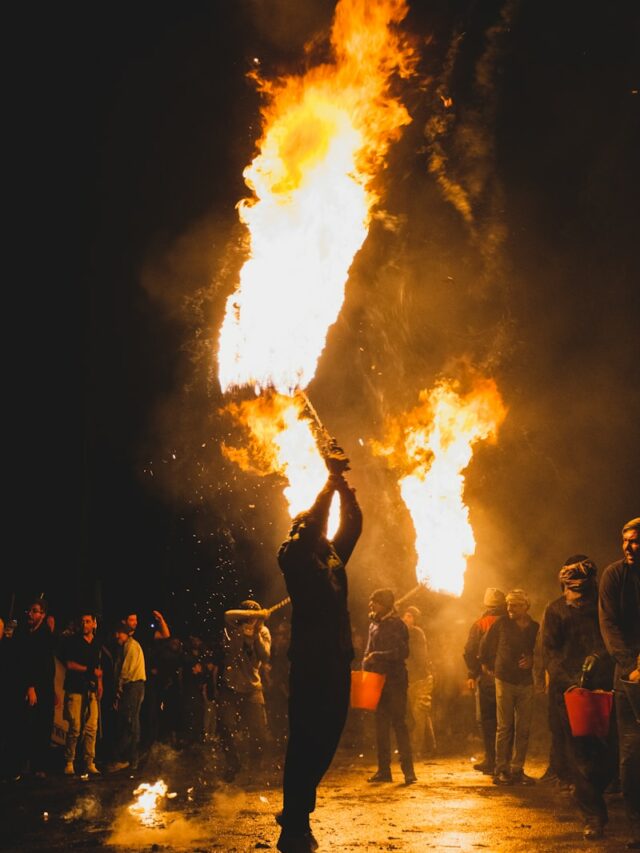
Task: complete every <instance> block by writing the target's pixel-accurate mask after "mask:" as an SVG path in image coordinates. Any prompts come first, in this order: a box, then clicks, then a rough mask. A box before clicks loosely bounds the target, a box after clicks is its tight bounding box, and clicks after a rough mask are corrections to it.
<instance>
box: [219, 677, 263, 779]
mask: <svg viewBox="0 0 640 853" xmlns="http://www.w3.org/2000/svg"><path fill="white" fill-rule="evenodd" d="M260 700H262V701H260ZM218 714H219V716H218V723H219V727H218V734H219V737H220V741H221V744H222V749H223V751H224V756H225V761H226V765H227V769H228V770H230V771H232V772H233V773H237V772H238V770H239V769H240V758H239V756H238V750H237V746H236V741H237V738H238V736H239V734H240V733H241V732H246V733H247V734H248V739H249V762H250V769H254V770H256V769H258V768H259V767H260V765H261V764H262V759H263V755H264V750H265V748H266V747H267V743H268V729H267V717H266V713H265V709H264V699H263V697H262V693H251V694H244V693H238V692H236V691H234V690H228V689H227V688H222V689H221V690H220V704H219V706H218Z"/></svg>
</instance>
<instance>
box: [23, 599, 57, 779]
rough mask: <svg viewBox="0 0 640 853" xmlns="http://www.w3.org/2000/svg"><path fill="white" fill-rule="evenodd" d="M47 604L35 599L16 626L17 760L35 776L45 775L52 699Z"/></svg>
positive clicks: (51, 642)
mask: <svg viewBox="0 0 640 853" xmlns="http://www.w3.org/2000/svg"><path fill="white" fill-rule="evenodd" d="M46 617H47V603H46V601H45V600H44V599H42V598H39V599H37V600H35V601H33V602H32V603H31V605H30V607H29V609H28V610H27V625H26V626H25V627H24V628H23V629H22V628H21V629H18V631H16V635H15V642H16V644H17V645H16V683H17V686H18V691H19V698H20V700H21V711H20V723H21V726H20V729H21V730H20V734H19V738H20V752H21V755H20V763H21V768H20V769H21V770H24V769H26V766H27V764H28V766H29V769H30V771H31V773H33V774H34V776H37V777H44V776H46V771H47V769H48V758H49V746H50V742H51V731H52V728H53V706H54V702H55V691H54V678H55V661H54V657H53V651H54V637H53V634H52V632H51V629H50V628H49V625H48V623H47V621H46Z"/></svg>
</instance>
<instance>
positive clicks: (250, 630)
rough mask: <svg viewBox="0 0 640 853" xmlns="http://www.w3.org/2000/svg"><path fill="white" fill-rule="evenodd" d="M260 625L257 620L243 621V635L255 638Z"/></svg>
mask: <svg viewBox="0 0 640 853" xmlns="http://www.w3.org/2000/svg"><path fill="white" fill-rule="evenodd" d="M257 624H258V620H257V619H243V620H242V633H243V634H244V635H245V637H253V635H254V634H255V631H256V625H257Z"/></svg>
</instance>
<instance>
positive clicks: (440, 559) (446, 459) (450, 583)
mask: <svg viewBox="0 0 640 853" xmlns="http://www.w3.org/2000/svg"><path fill="white" fill-rule="evenodd" d="M506 414H507V410H506V408H505V406H504V403H503V402H502V398H501V396H500V393H499V391H498V388H497V386H496V383H495V382H494V381H493V380H492V379H476V380H475V382H474V385H473V388H472V390H471V391H469V392H468V393H466V394H463V393H461V391H460V387H459V384H458V383H457V382H446V381H442V382H440V383H439V384H438V385H436V387H435V388H434V389H432V390H431V391H422V392H421V393H420V404H419V405H418V406H417V407H416V408H415V409H413V410H412V411H411V412H408V413H407V414H406V415H404V416H402V417H401V418H398V419H394V420H393V421H391V422H390V423H389V424H388V429H387V436H386V438H385V441H384V443H377V442H374V443H373V447H374V451H375V452H376V453H378V454H380V455H383V456H386V457H387V461H388V462H389V464H390V466H391V467H392V468H394V470H397V471H398V472H400V473H401V477H400V479H399V484H400V491H401V493H402V498H403V500H404V502H405V504H406V506H407V508H408V510H409V513H410V514H411V518H412V520H413V525H414V527H415V531H416V551H417V554H418V564H417V567H416V573H417V575H418V580H419V581H420V582H421V583H424V584H426V585H427V586H429V587H430V588H431V589H434V590H437V591H439V592H446V593H451V594H453V595H460V594H461V593H462V590H463V587H464V574H465V570H466V566H467V559H468V558H469V557H471V556H472V555H473V554H474V553H475V539H474V536H473V530H472V528H471V524H470V522H469V510H468V508H467V506H466V505H465V503H464V500H463V493H464V474H463V472H464V471H465V469H466V468H467V466H468V465H469V463H470V461H471V457H472V455H473V446H474V445H475V444H476V443H477V442H479V441H483V440H495V438H496V435H497V430H498V427H499V426H500V424H501V423H502V422H503V420H504V419H505V417H506Z"/></svg>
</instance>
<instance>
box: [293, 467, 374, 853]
mask: <svg viewBox="0 0 640 853" xmlns="http://www.w3.org/2000/svg"><path fill="white" fill-rule="evenodd" d="M327 467H328V468H329V471H330V474H329V478H328V480H327V482H326V484H325V486H324V488H323V489H322V491H321V492H320V494H319V495H318V497H317V498H316V501H315V503H314V505H313V506H312V507H311V509H310V510H308V511H307V512H304V513H301V514H299V515H297V516H296V517H295V518H294V520H293V525H292V528H291V532H290V534H289V537H288V539H287V540H286V541H285V542H284V543H283V545H282V546H281V547H280V550H279V551H278V562H279V564H280V568H281V569H282V572H283V574H284V579H285V583H286V585H287V590H288V592H289V595H290V596H291V605H292V615H291V644H290V646H289V660H290V661H291V670H290V675H289V741H288V744H287V754H286V758H285V767H284V780H283V795H284V808H283V811H282V813H281V814H280V815H278V817H277V820H278V822H279V823H280V825H281V826H282V832H281V834H280V838H279V840H278V850H280V851H282V853H294V851H295V853H298V851H309V850H313V849H315V847H316V846H317V842H316V841H315V839H314V837H313V835H312V833H311V829H310V826H309V815H310V814H311V812H312V811H313V810H314V809H315V805H316V788H317V786H318V784H319V783H320V780H321V779H322V777H323V776H324V774H325V773H326V771H327V769H328V768H329V765H330V764H331V761H332V759H333V756H334V754H335V751H336V748H337V746H338V742H339V740H340V735H341V734H342V730H343V728H344V723H345V719H346V716H347V711H348V707H349V694H350V688H351V669H350V663H351V660H352V658H353V647H352V644H351V625H350V619H349V611H348V609H347V573H346V571H345V565H346V563H347V561H348V559H349V557H350V556H351V553H352V552H353V549H354V548H355V545H356V542H357V541H358V538H359V536H360V532H361V530H362V514H361V512H360V507H359V506H358V502H357V500H356V496H355V492H354V491H353V489H351V488H350V487H349V485H348V483H347V482H346V481H345V479H344V477H343V472H344V471H345V470H346V469H347V467H348V461H347V459H346V457H345V456H344V454H342V453H341V452H340V453H336V455H335V456H331V457H329V458H328V459H327ZM334 492H338V493H339V495H340V527H339V529H338V532H337V533H336V535H335V536H334V537H333V539H332V540H329V539H327V522H328V517H329V508H330V504H331V499H332V497H333V494H334Z"/></svg>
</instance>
